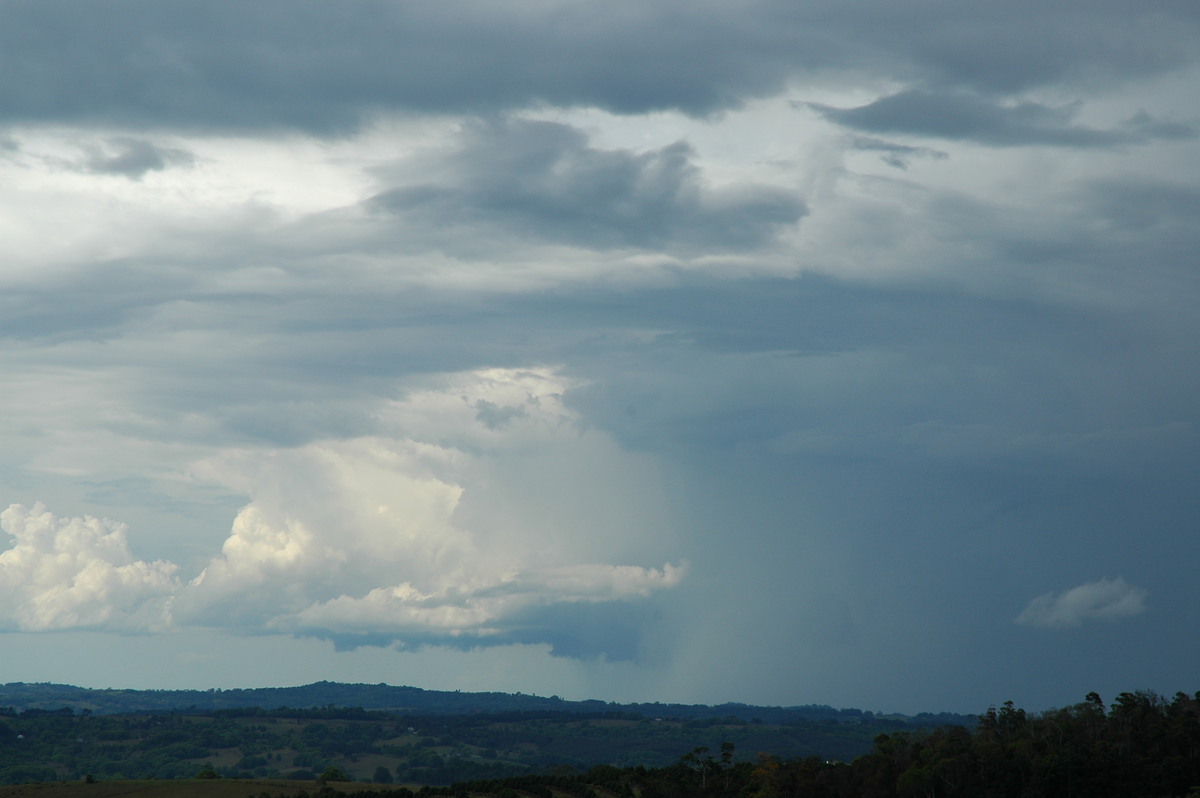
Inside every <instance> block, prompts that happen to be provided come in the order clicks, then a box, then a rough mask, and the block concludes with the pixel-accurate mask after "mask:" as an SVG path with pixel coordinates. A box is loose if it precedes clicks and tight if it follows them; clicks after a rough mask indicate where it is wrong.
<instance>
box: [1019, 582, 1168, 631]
mask: <svg viewBox="0 0 1200 798" xmlns="http://www.w3.org/2000/svg"><path fill="white" fill-rule="evenodd" d="M1145 611H1146V591H1145V590H1143V589H1142V588H1140V587H1134V586H1133V585H1130V584H1128V583H1126V582H1125V580H1124V579H1122V578H1121V577H1119V576H1118V577H1117V578H1116V579H1107V578H1105V579H1100V580H1098V581H1095V582H1086V583H1084V584H1082V585H1079V586H1078V587H1073V588H1071V589H1070V590H1068V591H1066V592H1065V593H1061V594H1058V595H1055V594H1054V593H1045V594H1043V595H1041V596H1038V597H1037V598H1035V599H1034V600H1033V601H1031V602H1029V606H1027V607H1026V608H1025V609H1024V610H1023V611H1022V612H1021V614H1020V615H1018V616H1017V619H1016V621H1017V623H1020V624H1026V625H1028V626H1039V627H1042V628H1044V629H1065V628H1069V627H1074V626H1079V625H1081V624H1083V623H1085V622H1087V621H1116V620H1120V619H1122V618H1132V617H1133V616H1135V615H1140V614H1141V613H1143V612H1145Z"/></svg>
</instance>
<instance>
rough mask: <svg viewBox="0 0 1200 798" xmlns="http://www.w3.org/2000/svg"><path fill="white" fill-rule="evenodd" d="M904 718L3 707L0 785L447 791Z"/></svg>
mask: <svg viewBox="0 0 1200 798" xmlns="http://www.w3.org/2000/svg"><path fill="white" fill-rule="evenodd" d="M905 728H909V727H907V726H906V725H905V724H904V723H903V722H900V721H896V720H878V721H875V722H872V723H863V722H861V719H859V720H855V721H853V722H849V723H839V722H829V721H824V722H816V721H806V720H797V721H795V722H793V723H789V724H765V723H761V722H758V723H756V722H747V721H742V720H739V719H738V718H734V717H726V718H706V719H691V720H682V719H672V718H664V719H660V718H645V717H643V716H641V715H636V714H632V713H612V712H597V713H563V712H510V713H498V714H491V715H411V714H393V713H386V712H378V711H368V710H363V709H360V708H335V707H321V708H313V709H307V710H297V709H276V710H263V709H232V710H218V711H215V712H207V713H197V712H194V711H191V710H188V711H184V712H178V713H157V712H156V713H141V714H128V715H98V714H95V713H91V712H89V711H87V710H84V711H82V712H80V713H76V712H74V711H73V710H72V709H70V708H62V709H53V710H49V709H26V710H22V711H19V712H18V711H16V710H14V709H3V708H0V784H14V783H20V782H29V781H54V780H76V779H81V778H84V777H86V776H88V775H91V776H93V777H94V778H97V779H105V780H111V779H134V778H157V779H181V778H191V777H193V776H195V775H197V774H198V773H200V772H205V773H208V774H211V775H212V776H213V777H226V778H229V777H241V778H292V779H307V780H312V779H313V778H315V777H316V776H319V775H320V774H321V773H322V772H323V771H325V770H326V769H328V768H331V767H332V768H338V769H339V770H340V771H342V772H343V773H345V774H346V775H347V776H348V777H349V778H352V779H356V780H374V781H377V782H381V783H390V782H396V783H415V784H434V785H437V784H443V785H444V784H450V783H451V782H454V781H462V780H468V779H484V778H501V777H508V776H518V775H527V774H530V773H540V772H546V771H548V770H550V769H552V768H554V767H564V766H565V767H570V768H572V769H574V770H585V769H587V768H590V767H592V766H594V765H597V764H606V765H612V766H616V767H632V766H638V765H641V766H645V767H652V768H653V767H661V766H665V765H669V764H671V763H673V762H675V761H677V760H678V759H679V757H680V756H681V755H683V754H685V753H686V752H688V751H690V750H692V749H694V748H697V747H700V746H710V747H715V746H718V745H720V743H721V742H723V741H729V742H733V743H734V744H735V745H737V746H738V750H740V751H745V752H747V756H750V755H752V754H753V752H757V751H763V752H768V753H771V754H773V755H775V756H779V757H784V758H791V757H796V756H806V755H822V756H837V757H840V758H845V759H849V758H853V757H855V756H858V755H859V754H862V753H865V752H866V751H867V750H869V749H870V746H871V740H872V738H873V737H874V736H875V735H877V734H879V733H880V732H884V731H888V732H895V731H897V730H901V729H905Z"/></svg>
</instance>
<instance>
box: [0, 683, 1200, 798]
mask: <svg viewBox="0 0 1200 798" xmlns="http://www.w3.org/2000/svg"><path fill="white" fill-rule="evenodd" d="M325 712H327V713H329V714H330V715H332V714H334V713H335V710H332V709H329V710H325ZM357 714H358V715H366V714H369V713H364V712H363V711H361V710H360V711H358V713H357ZM349 715H350V716H348V717H345V718H333V717H329V718H326V719H323V720H321V719H318V718H316V717H315V716H314V717H307V718H306V717H304V716H301V715H296V716H294V717H292V716H288V715H286V714H278V713H266V712H265V711H259V712H257V713H256V712H240V713H234V714H231V713H215V714H213V715H211V716H168V717H163V716H157V715H148V716H144V717H142V718H140V720H138V719H135V718H132V717H107V718H102V717H98V716H76V715H73V714H70V713H69V712H57V713H56V712H39V711H37V710H34V711H32V712H27V713H23V714H22V715H20V716H18V717H15V718H14V717H9V718H7V719H5V720H4V726H3V729H2V735H3V736H0V752H2V753H3V755H4V756H5V757H10V756H12V755H13V752H14V751H16V750H18V749H19V747H20V746H22V745H35V746H37V745H40V746H42V749H41V750H42V751H49V752H52V753H53V755H54V756H56V757H62V761H67V760H70V758H71V757H72V756H74V757H76V759H75V760H71V761H74V762H75V763H76V764H80V763H82V762H84V761H89V760H87V757H88V756H89V753H88V749H89V748H91V749H92V750H91V752H90V755H91V756H93V757H96V756H100V755H101V754H103V755H105V756H107V757H109V759H108V760H101V759H95V758H94V759H92V760H90V761H91V762H92V763H93V764H94V763H96V762H100V761H113V762H115V761H124V762H126V763H127V767H134V766H135V765H141V766H152V765H154V763H155V762H158V763H159V764H161V765H162V766H166V765H169V764H170V762H171V761H174V762H175V763H177V764H178V763H181V762H182V763H190V764H194V763H195V762H197V761H199V759H200V758H199V757H197V756H195V755H196V754H199V753H200V751H199V750H197V749H196V748H194V747H190V746H210V747H211V749H210V750H208V751H205V753H209V754H215V755H216V757H217V758H218V759H219V758H221V757H225V756H227V755H228V754H229V752H230V751H231V750H234V749H236V750H237V751H238V752H241V753H243V755H244V757H245V758H244V760H243V761H242V762H240V763H238V764H239V765H240V766H242V767H251V766H256V769H255V773H258V772H260V770H261V769H262V768H263V767H264V763H265V765H266V770H270V764H271V763H273V762H274V763H278V762H280V761H281V759H282V757H283V752H282V750H280V749H279V748H277V746H279V745H281V744H287V745H297V746H299V747H298V748H296V749H294V750H295V752H296V753H295V754H294V755H298V756H300V757H309V758H312V759H313V760H314V761H315V760H317V759H322V758H324V759H328V760H334V761H341V762H346V763H353V764H356V765H358V766H359V768H360V769H361V768H362V767H370V765H371V764H373V763H374V762H375V761H378V757H381V756H387V755H391V754H398V753H404V754H406V755H410V759H408V760H406V764H404V765H403V766H401V767H399V768H397V769H396V770H395V772H392V771H390V770H389V769H388V768H386V767H384V766H382V765H379V766H377V767H376V770H375V772H374V773H373V774H372V778H373V780H374V781H375V784H363V783H362V782H361V781H359V782H349V781H346V779H348V778H351V777H352V776H353V774H351V773H348V772H347V771H346V770H345V769H343V768H342V767H341V766H339V765H336V764H335V765H329V766H326V767H325V768H323V769H322V771H321V773H319V774H315V778H314V775H313V774H311V773H293V774H291V775H292V776H293V777H294V778H296V779H300V778H304V779H306V780H304V781H296V780H293V781H281V780H273V781H266V780H263V778H261V777H260V778H258V779H257V780H249V778H248V777H250V775H251V774H250V773H249V772H242V767H238V766H235V767H233V768H232V769H231V768H229V767H228V766H225V765H220V764H212V763H206V764H204V765H201V767H200V770H199V771H198V772H197V773H196V774H194V775H195V776H198V777H199V778H192V779H189V780H180V781H176V782H174V783H173V784H174V785H175V786H172V787H166V786H164V783H163V782H161V781H146V780H142V781H128V782H119V783H116V784H112V785H111V786H112V787H113V789H108V787H109V786H110V784H109V782H107V781H105V780H103V779H99V780H98V779H96V778H95V777H94V776H92V777H86V778H84V779H83V780H82V781H75V782H60V783H58V784H57V785H56V784H50V783H42V784H38V785H35V789H36V792H37V794H38V796H39V797H40V798H79V796H82V795H85V794H86V795H88V796H92V798H103V796H116V795H120V796H123V797H124V798H138V797H139V796H145V798H164V797H165V796H172V798H177V796H187V797H188V798H241V797H242V796H244V795H250V796H258V798H310V796H317V797H318V798H337V797H338V796H341V795H343V794H352V795H355V796H358V798H414V796H427V797H431V796H454V798H566V797H567V796H570V797H571V798H904V797H906V796H925V797H926V798H1073V797H1074V796H1080V797H1081V798H1083V797H1085V796H1086V798H1109V797H1110V796H1111V797H1112V798H1158V797H1159V796H1171V797H1175V796H1178V798H1196V796H1200V693H1196V694H1194V695H1190V696H1189V695H1187V694H1185V693H1177V694H1176V695H1175V696H1174V697H1173V698H1172V699H1170V700H1168V699H1165V698H1163V697H1162V696H1159V695H1157V694H1155V693H1152V692H1147V691H1141V692H1135V693H1121V694H1120V695H1119V696H1117V698H1116V699H1115V700H1114V701H1113V703H1112V705H1111V706H1110V707H1106V706H1105V704H1104V702H1103V700H1102V699H1101V698H1100V696H1098V695H1096V694H1095V693H1090V694H1088V696H1087V697H1086V698H1085V700H1084V701H1083V702H1081V703H1079V704H1076V705H1074V706H1071V707H1066V708H1064V709H1056V710H1051V711H1048V712H1043V713H1039V714H1030V713H1027V712H1026V711H1025V710H1022V709H1018V708H1017V707H1015V706H1013V704H1012V703H1011V702H1007V703H1005V704H1004V705H1003V706H1002V707H1001V708H1000V709H999V710H997V709H995V708H989V709H988V710H987V711H986V712H984V713H983V714H982V715H981V716H980V717H979V718H978V722H977V723H976V724H975V725H974V727H973V728H964V727H962V726H947V727H941V728H936V729H928V730H920V731H900V730H893V731H892V732H890V733H882V734H878V735H877V736H876V737H875V739H874V741H873V745H872V746H871V748H870V750H869V752H868V753H866V754H865V755H863V756H860V757H857V758H856V759H854V760H853V761H851V762H848V763H847V762H841V761H836V760H832V759H830V758H828V757H823V756H819V755H811V756H805V755H799V756H793V755H788V754H781V753H777V752H771V751H769V750H762V749H758V750H755V749H756V748H757V746H758V744H760V743H764V742H768V741H769V740H771V739H774V740H775V741H776V742H778V741H779V740H780V739H782V738H783V737H786V736H788V735H789V734H791V733H793V732H794V731H795V730H785V729H782V728H777V729H764V728H758V727H755V726H752V725H751V724H744V725H741V726H739V725H738V724H728V723H726V724H711V725H706V726H704V731H705V733H707V734H708V735H709V736H710V737H711V738H712V739H713V740H717V739H720V740H721V742H720V743H717V744H715V745H707V744H706V745H699V746H696V747H694V748H691V749H688V750H686V751H684V752H683V753H682V754H681V755H679V756H678V757H677V758H676V759H675V760H674V761H673V762H671V763H670V764H667V765H665V766H663V767H646V766H643V765H636V766H630V765H622V764H597V765H593V766H591V767H582V766H574V765H568V764H566V763H565V761H562V760H560V761H559V762H558V763H557V764H551V760H550V759H547V760H544V761H542V762H541V764H540V765H534V763H533V762H532V761H528V762H526V763H525V764H524V765H521V766H519V767H521V769H523V771H524V772H521V773H515V772H509V773H505V772H504V771H503V768H502V767H501V766H500V763H501V762H502V761H504V758H505V757H508V756H512V755H514V754H516V752H519V751H525V752H526V753H530V752H534V751H543V752H547V753H548V752H550V751H552V750H554V749H555V748H556V746H565V747H566V748H567V749H572V748H574V749H576V750H577V752H590V753H591V754H593V755H595V754H598V752H600V751H608V752H609V753H610V754H611V752H612V751H613V750H615V749H614V747H613V746H614V745H615V746H616V748H618V749H619V748H620V747H621V744H620V743H619V742H618V743H614V741H621V740H624V741H626V742H627V743H632V744H634V745H641V746H643V747H645V748H647V749H651V748H654V747H655V746H658V745H660V744H665V743H666V742H667V741H668V740H671V741H673V743H674V744H678V743H680V742H682V741H683V740H684V739H685V738H686V737H687V736H688V734H689V733H690V732H691V731H696V729H697V727H696V726H695V725H693V724H694V722H675V723H671V724H663V723H662V722H655V721H647V720H645V719H641V720H635V719H632V718H601V717H594V718H590V719H584V718H580V717H573V718H566V717H557V718H552V717H543V718H519V717H511V718H507V719H503V718H500V717H496V718H491V719H485V718H484V717H482V716H474V717H472V718H470V719H466V718H462V717H459V718H451V717H446V716H442V717H435V716H426V720H427V721H429V722H432V723H434V724H437V723H438V722H439V721H443V722H445V721H448V722H447V723H444V725H442V726H441V727H439V728H438V729H437V734H438V735H439V736H434V735H432V734H430V733H429V732H424V733H423V732H421V731H420V730H417V729H411V728H404V729H400V728H399V727H398V726H399V723H402V722H403V721H400V720H398V719H387V720H384V719H374V720H371V719H368V718H363V717H357V716H355V715H356V713H349ZM806 723H808V722H806ZM22 724H25V725H22ZM289 727H290V731H289ZM522 727H524V728H522ZM16 728H24V729H26V730H27V731H34V730H36V733H37V734H40V735H43V736H45V737H47V738H49V737H51V736H53V737H54V738H55V740H54V741H51V740H49V739H44V740H42V742H40V743H36V742H31V740H30V737H29V736H26V735H23V734H20V733H17V732H16ZM80 730H88V731H91V732H95V733H97V734H99V735H101V736H100V737H98V738H97V739H95V740H94V741H89V740H88V739H87V738H74V739H71V738H70V736H69V735H70V734H72V733H77V732H79V731H80ZM381 733H384V734H386V733H391V734H394V735H395V736H394V737H391V738H379V739H376V740H375V741H374V742H369V740H371V739H372V735H378V734H381ZM772 735H775V737H774V738H772ZM733 738H736V739H737V740H738V742H736V743H735V742H734V739H733ZM151 740H154V741H157V742H158V743H159V744H161V747H160V748H159V749H158V752H157V754H156V756H158V757H161V758H160V759H154V758H152V757H150V756H149V755H148V754H147V753H146V752H147V751H148V750H150V748H149V747H148V746H147V745H146V743H148V742H149V741H151ZM172 740H173V741H174V742H170V741H172ZM489 743H492V744H495V745H496V746H499V747H498V748H496V749H495V750H494V751H492V752H488V751H487V749H483V748H481V747H480V746H482V745H486V744H489ZM172 746H173V747H172ZM220 746H226V747H220ZM240 746H248V747H254V746H257V748H256V749H255V750H257V751H258V753H257V754H254V755H251V754H246V753H244V752H245V751H246V750H249V749H248V748H247V749H243V748H241V747H240ZM273 746H276V747H273ZM372 747H373V748H374V749H375V753H373V754H369V753H366V751H368V749H371V748H372ZM288 750H289V751H290V750H293V749H288ZM560 750H561V749H560ZM472 751H478V752H479V753H471V752H472ZM752 751H753V752H754V753H753V755H750V754H749V752H752ZM351 752H354V753H351ZM490 753H495V754H496V755H497V757H496V759H495V760H491V764H489V760H488V756H489V755H490ZM172 756H173V757H174V760H171V759H170V757H172ZM555 756H560V757H561V756H563V755H562V754H561V753H560V754H557V755H555ZM372 757H375V758H372ZM618 760H619V757H618ZM507 761H508V766H509V767H512V766H517V762H516V761H515V759H512V760H507ZM577 761H580V760H577ZM51 764H52V763H50V762H47V764H46V767H50V766H51ZM60 764H61V763H60ZM29 767H30V768H31V770H30V772H29V774H28V775H29V776H31V777H32V776H35V775H36V774H35V773H34V772H33V770H32V768H33V766H32V765H31V766H29ZM456 768H457V770H456ZM235 773H237V774H240V775H239V777H238V778H236V779H235V778H232V776H233V775H234V774H235ZM455 773H457V774H460V775H459V776H458V777H453V774H455ZM461 774H465V775H461ZM10 775H12V773H11V772H10ZM57 775H59V776H61V775H62V774H61V773H58V774H57ZM43 776H44V777H45V778H47V779H48V778H50V776H49V774H43ZM452 777H453V779H454V781H455V783H454V784H451V785H447V786H440V787H439V786H429V785H432V784H436V783H438V782H439V781H441V782H443V783H444V782H445V781H446V780H448V779H450V778H452ZM397 781H400V782H405V783H406V784H405V786H400V785H397V784H395V782H397ZM11 789H12V790H18V789H20V790H21V792H20V793H19V794H20V795H21V796H26V794H27V791H28V789H29V788H11ZM114 790H115V791H114ZM16 795H18V793H17V792H10V791H9V789H6V788H0V798H9V796H14V798H15V796H16Z"/></svg>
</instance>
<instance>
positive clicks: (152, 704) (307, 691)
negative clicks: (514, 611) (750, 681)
mask: <svg viewBox="0 0 1200 798" xmlns="http://www.w3.org/2000/svg"><path fill="white" fill-rule="evenodd" d="M326 706H336V707H362V708H364V709H377V710H382V711H386V712H393V713H409V714H414V715H475V714H496V713H503V712H585V713H595V712H625V713H632V714H637V715H642V716H645V717H647V718H656V717H658V718H667V717H669V718H681V719H685V720H688V719H700V718H722V717H734V718H738V719H739V720H744V721H753V720H759V721H762V722H763V723H767V724H784V723H793V722H795V721H798V720H811V721H820V722H828V721H839V722H858V721H867V722H871V721H872V720H874V719H875V716H874V714H873V713H871V712H864V711H862V710H859V709H834V708H833V707H830V706H826V705H824V704H808V705H805V706H793V707H760V706H752V705H749V704H734V703H731V704H721V705H719V706H707V705H704V704H662V703H658V702H655V703H651V704H617V703H606V702H604V701H597V700H594V699H593V700H587V701H567V700H564V699H561V698H559V697H558V696H551V697H549V698H545V697H542V696H536V695H528V694H525V693H463V692H459V691H457V690H455V691H446V690H422V689H421V688H419V687H402V686H392V685H387V684H342V683H338V682H316V683H314V684H308V685H303V686H301V687H261V688H253V689H245V690H113V689H108V690H92V689H88V688H84V687H74V686H71V685H65V684H45V683H39V684H29V683H24V682H11V683H9V684H4V685H0V707H11V708H13V709H15V710H18V711H20V710H25V709H61V708H62V707H71V708H73V709H75V710H76V711H81V710H85V709H87V710H90V711H91V712H93V713H95V714H127V713H132V712H150V711H154V712H172V711H178V710H182V709H192V710H196V711H198V712H209V711H212V710H218V709H245V708H249V707H263V708H266V709H277V708H281V707H326ZM888 717H889V718H892V719H895V718H897V717H898V716H888ZM904 719H905V720H906V721H909V722H911V723H913V724H914V725H918V726H937V725H944V724H946V723H966V722H970V721H971V718H970V716H966V715H953V714H948V713H947V714H940V715H930V714H922V715H918V716H916V717H914V718H904Z"/></svg>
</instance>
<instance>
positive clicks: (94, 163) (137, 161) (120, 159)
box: [81, 138, 196, 180]
mask: <svg viewBox="0 0 1200 798" xmlns="http://www.w3.org/2000/svg"><path fill="white" fill-rule="evenodd" d="M195 162H196V157H195V156H194V155H193V154H192V153H190V152H188V151H187V150H181V149H177V148H174V147H160V146H158V145H157V144H155V143H154V142H151V141H146V140H145V139H135V138H117V139H113V140H112V141H110V142H109V143H108V147H107V148H105V149H104V150H97V151H95V152H92V153H91V154H90V155H89V156H88V158H87V159H86V160H85V161H84V162H83V164H82V167H81V168H82V169H83V170H84V171H86V172H90V173H92V174H99V175H120V176H122V177H128V178H129V179H130V180H140V179H142V177H144V176H145V175H146V173H147V172H161V171H163V170H164V169H167V168H168V167H171V166H191V165H192V164H194V163H195Z"/></svg>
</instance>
